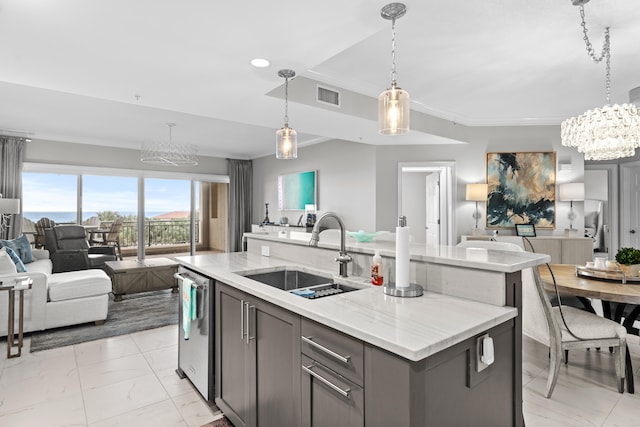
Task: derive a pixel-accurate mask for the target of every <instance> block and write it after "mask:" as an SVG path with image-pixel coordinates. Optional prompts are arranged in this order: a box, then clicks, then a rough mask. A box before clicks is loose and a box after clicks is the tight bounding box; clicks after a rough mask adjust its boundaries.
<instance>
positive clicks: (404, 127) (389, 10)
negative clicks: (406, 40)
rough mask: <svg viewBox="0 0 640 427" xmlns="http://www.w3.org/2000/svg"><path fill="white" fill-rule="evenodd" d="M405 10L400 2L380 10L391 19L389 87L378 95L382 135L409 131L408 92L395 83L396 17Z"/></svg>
mask: <svg viewBox="0 0 640 427" xmlns="http://www.w3.org/2000/svg"><path fill="white" fill-rule="evenodd" d="M406 12H407V7H406V6H405V5H404V4H402V3H389V4H388V5H386V6H384V7H383V8H382V10H380V16H382V17H383V18H384V19H388V20H391V87H390V88H389V89H387V90H385V91H384V92H382V93H381V94H380V96H378V132H380V133H381V134H383V135H402V134H404V133H407V132H409V114H410V111H409V92H407V91H406V90H402V89H401V88H399V87H398V86H397V85H396V19H399V18H401V17H403V16H404V14H405V13H406Z"/></svg>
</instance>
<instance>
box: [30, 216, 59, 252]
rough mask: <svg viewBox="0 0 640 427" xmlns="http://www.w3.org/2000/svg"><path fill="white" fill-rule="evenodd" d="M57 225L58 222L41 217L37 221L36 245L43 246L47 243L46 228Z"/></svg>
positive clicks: (37, 246)
mask: <svg viewBox="0 0 640 427" xmlns="http://www.w3.org/2000/svg"><path fill="white" fill-rule="evenodd" d="M55 226H56V222H55V221H54V220H52V219H49V218H46V217H44V218H40V219H39V220H38V221H37V222H36V235H35V237H34V246H35V247H36V248H43V247H44V246H45V244H46V237H45V232H44V231H45V230H46V229H49V228H53V227H55Z"/></svg>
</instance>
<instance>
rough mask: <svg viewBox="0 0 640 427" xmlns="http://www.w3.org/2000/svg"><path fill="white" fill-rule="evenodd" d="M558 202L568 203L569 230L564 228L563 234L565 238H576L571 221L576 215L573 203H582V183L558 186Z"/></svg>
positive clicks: (575, 230)
mask: <svg viewBox="0 0 640 427" xmlns="http://www.w3.org/2000/svg"><path fill="white" fill-rule="evenodd" d="M558 200H560V201H561V202H570V203H571V208H570V210H569V215H567V218H569V228H565V230H564V233H565V234H566V235H567V236H577V235H578V230H577V229H575V228H573V221H575V219H576V213H575V212H574V211H573V202H582V201H584V182H567V183H565V184H560V188H559V195H558Z"/></svg>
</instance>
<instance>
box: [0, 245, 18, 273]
mask: <svg viewBox="0 0 640 427" xmlns="http://www.w3.org/2000/svg"><path fill="white" fill-rule="evenodd" d="M17 272H18V270H16V265H15V264H14V263H13V260H12V259H11V257H10V256H9V254H8V253H7V249H6V248H2V249H0V274H15V273H17Z"/></svg>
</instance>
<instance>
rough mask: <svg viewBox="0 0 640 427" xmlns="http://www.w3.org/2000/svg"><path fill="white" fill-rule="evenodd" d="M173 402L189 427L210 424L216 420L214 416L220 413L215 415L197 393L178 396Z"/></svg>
mask: <svg viewBox="0 0 640 427" xmlns="http://www.w3.org/2000/svg"><path fill="white" fill-rule="evenodd" d="M173 402H174V403H175V405H176V407H177V408H178V411H180V413H181V414H182V417H183V418H184V420H185V421H186V422H187V425H188V426H189V427H200V426H202V425H204V424H207V423H210V422H211V421H213V420H214V419H215V418H214V416H217V415H218V411H216V413H215V414H214V412H213V411H212V409H211V407H209V405H207V403H206V402H205V401H204V399H202V397H201V396H200V395H199V394H198V393H197V392H195V391H192V392H191V393H186V394H181V395H180V396H176V397H174V398H173Z"/></svg>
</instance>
